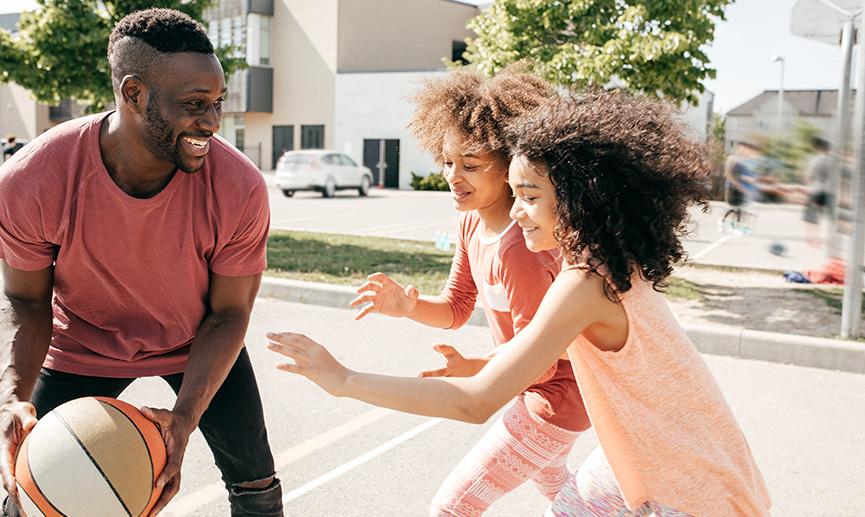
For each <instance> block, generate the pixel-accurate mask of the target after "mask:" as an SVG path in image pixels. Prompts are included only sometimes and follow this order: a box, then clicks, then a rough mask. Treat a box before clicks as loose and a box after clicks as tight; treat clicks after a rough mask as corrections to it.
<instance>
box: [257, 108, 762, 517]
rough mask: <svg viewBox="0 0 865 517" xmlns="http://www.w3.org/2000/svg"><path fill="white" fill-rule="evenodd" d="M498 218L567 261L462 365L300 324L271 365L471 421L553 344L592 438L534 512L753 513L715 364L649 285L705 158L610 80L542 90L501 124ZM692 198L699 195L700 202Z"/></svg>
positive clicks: (334, 389) (532, 371)
mask: <svg viewBox="0 0 865 517" xmlns="http://www.w3.org/2000/svg"><path fill="white" fill-rule="evenodd" d="M510 134H511V135H512V136H511V139H510V142H511V144H510V149H511V150H512V152H513V154H514V158H513V160H512V161H511V164H510V171H509V183H510V186H511V188H512V189H513V191H514V193H515V195H516V200H515V202H514V204H513V207H512V208H511V217H512V218H513V219H515V220H516V221H517V223H518V224H519V226H520V227H521V229H522V231H523V235H524V236H525V239H526V244H527V246H528V248H529V249H530V250H532V251H538V252H540V251H544V250H550V249H555V248H559V249H561V251H562V253H563V256H564V260H565V265H564V267H563V270H562V272H561V273H560V274H559V275H558V277H557V278H556V280H555V281H554V282H553V285H552V286H551V287H550V289H549V290H548V292H547V294H546V296H545V297H544V299H543V302H542V303H541V306H540V307H539V308H538V311H537V313H536V315H535V317H534V318H533V319H532V321H531V322H530V323H529V324H528V325H527V326H526V327H525V328H524V329H523V330H522V332H520V333H519V334H517V335H516V336H515V337H514V339H513V340H512V341H511V342H510V344H509V346H508V347H507V349H506V350H502V351H501V352H500V353H498V354H496V356H495V357H493V358H492V360H491V361H490V362H489V363H488V364H487V365H486V366H485V367H484V369H483V370H481V371H480V372H479V373H478V374H477V375H476V376H474V377H471V378H467V379H454V378H440V379H408V378H399V377H386V376H379V375H371V374H363V373H357V372H353V371H351V370H348V369H347V368H345V367H344V366H343V365H341V364H340V363H338V362H337V361H336V360H335V359H334V358H333V357H332V356H331V355H330V354H329V353H328V352H327V350H326V349H325V348H324V347H322V346H321V345H319V344H317V343H315V342H314V341H312V340H311V339H309V338H308V337H306V336H303V335H299V334H289V333H286V334H269V335H268V338H269V340H270V341H271V344H270V345H269V347H270V348H271V349H272V350H274V351H276V352H279V353H281V354H283V355H285V356H288V357H290V358H291V359H293V362H291V363H285V364H281V365H279V368H280V369H282V370H285V371H288V372H293V373H298V374H301V375H304V376H306V377H308V378H309V379H311V380H313V381H314V382H316V383H317V384H319V385H320V386H321V387H323V388H324V389H325V390H327V391H328V392H329V393H331V394H334V395H337V396H349V397H353V398H356V399H359V400H363V401H366V402H369V403H372V404H376V405H380V406H384V407H389V408H393V409H397V410H400V411H406V412H410V413H416V414H422V415H430V416H437V417H446V418H453V419H458V420H465V421H469V422H483V421H484V420H486V419H487V418H488V417H489V416H490V415H491V414H493V413H494V412H495V411H496V409H497V408H498V407H500V406H501V405H502V404H504V403H505V402H506V401H508V400H509V399H510V398H511V397H513V396H514V395H516V394H517V393H519V392H520V390H521V389H522V388H523V387H524V386H526V385H528V384H530V383H531V382H532V380H533V379H534V378H535V377H536V376H537V375H539V374H540V373H541V372H543V370H544V368H546V366H547V365H548V364H549V363H550V362H551V361H553V360H555V359H556V358H557V357H559V355H560V354H561V353H562V352H563V351H567V353H568V356H569V357H570V359H571V365H572V366H573V369H574V373H575V378H576V383H577V384H578V385H579V388H580V390H581V393H582V396H583V399H584V401H585V405H586V407H587V409H588V412H589V416H590V420H591V423H592V426H593V427H594V429H595V432H596V434H597V436H598V441H599V443H600V445H599V447H598V448H597V449H596V450H595V451H594V452H593V453H592V454H591V455H590V456H589V457H588V458H587V459H585V460H584V462H583V463H582V465H581V466H580V468H579V470H578V471H577V473H576V474H575V475H574V476H572V477H571V478H569V480H568V482H567V483H566V484H565V486H564V487H563V488H562V490H561V491H560V492H559V495H558V497H557V498H556V500H555V501H554V502H553V504H552V506H551V507H550V508H549V509H548V510H547V514H546V515H547V516H556V517H561V516H581V517H583V516H601V515H602V516H607V515H615V516H625V515H627V516H648V515H655V516H682V515H693V516H701V517H703V516H706V517H727V516H748V517H752V516H763V515H768V514H769V506H770V501H769V496H768V493H767V490H766V486H765V483H764V482H763V478H762V476H761V474H760V471H759V469H758V468H757V465H756V463H755V461H754V458H753V456H752V454H751V451H750V449H749V447H748V444H747V441H746V440H745V436H744V435H743V433H742V431H741V429H740V428H739V426H738V424H737V423H736V420H735V418H734V416H733V413H732V411H731V410H730V408H729V406H728V405H727V402H726V401H725V399H724V396H723V394H722V393H721V390H720V388H719V387H718V385H717V383H716V382H715V379H714V378H713V377H712V374H711V373H710V372H709V369H708V368H707V366H706V364H705V363H704V361H703V359H702V357H701V356H700V354H699V353H698V352H697V350H696V348H695V347H694V345H693V344H692V343H691V342H690V340H689V339H688V337H687V335H686V334H685V332H684V330H683V329H682V328H681V327H680V326H679V324H678V323H677V321H676V319H675V317H674V316H673V314H672V313H671V311H670V309H669V307H668V306H667V304H666V301H665V300H664V297H663V295H662V294H661V293H660V292H659V290H660V289H662V288H663V286H664V282H665V280H666V279H667V278H668V277H669V275H670V273H671V271H672V267H673V265H674V264H675V263H677V262H679V261H681V260H682V259H683V258H684V256H685V252H684V250H683V248H682V244H681V241H680V235H681V234H682V233H683V232H684V231H685V230H686V229H687V223H688V211H687V210H688V207H689V206H690V205H692V204H694V203H704V202H703V197H702V196H703V185H704V178H705V175H706V173H707V171H708V170H709V166H708V164H707V162H706V161H705V159H704V156H705V153H704V152H703V149H702V148H701V146H699V145H698V144H696V143H693V142H691V141H689V140H688V139H687V138H686V137H685V136H684V132H683V131H682V129H681V128H680V126H679V124H678V122H677V121H676V119H675V117H674V116H673V115H672V114H671V112H670V111H669V110H668V109H667V108H665V107H663V106H661V105H659V104H656V103H653V102H650V101H646V100H642V99H639V98H636V97H632V96H629V95H626V94H621V93H611V92H592V93H588V94H585V95H582V96H567V97H562V98H554V99H551V100H550V101H548V102H546V103H545V104H544V105H543V106H542V107H541V108H540V109H538V110H536V111H534V112H532V113H530V114H528V115H526V116H523V117H521V118H520V119H519V120H518V121H516V122H515V123H514V124H513V126H512V130H511V132H510ZM704 206H705V204H704Z"/></svg>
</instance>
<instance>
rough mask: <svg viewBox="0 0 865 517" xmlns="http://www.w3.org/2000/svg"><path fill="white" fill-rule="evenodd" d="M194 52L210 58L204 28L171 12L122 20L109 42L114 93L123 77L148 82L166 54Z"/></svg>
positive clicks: (155, 11) (142, 13) (153, 12)
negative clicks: (134, 76)
mask: <svg viewBox="0 0 865 517" xmlns="http://www.w3.org/2000/svg"><path fill="white" fill-rule="evenodd" d="M178 52H196V53H199V54H213V44H211V42H210V39H208V37H207V32H206V31H205V30H204V27H202V25H201V24H200V23H198V22H197V21H195V20H194V19H192V17H190V16H189V15H187V14H184V13H182V12H180V11H175V10H173V9H162V8H154V9H146V10H144V11H136V12H134V13H131V14H128V15H127V16H125V17H123V19H121V20H120V21H119V22H117V25H115V26H114V30H112V31H111V36H110V37H109V38H108V63H109V64H110V66H111V82H112V84H113V85H114V91H115V93H117V91H118V88H119V86H120V81H121V80H122V79H123V77H124V76H126V75H136V76H138V77H139V78H140V79H141V80H142V81H144V82H148V81H150V80H151V79H152V78H153V77H155V76H156V74H157V73H158V71H159V68H160V65H162V64H163V59H164V57H165V54H173V53H178Z"/></svg>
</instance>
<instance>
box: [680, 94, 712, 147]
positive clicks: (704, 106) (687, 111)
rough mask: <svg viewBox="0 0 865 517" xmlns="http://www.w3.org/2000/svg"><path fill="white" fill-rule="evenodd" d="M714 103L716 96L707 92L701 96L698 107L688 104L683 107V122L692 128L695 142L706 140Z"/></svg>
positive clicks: (691, 131)
mask: <svg viewBox="0 0 865 517" xmlns="http://www.w3.org/2000/svg"><path fill="white" fill-rule="evenodd" d="M714 103H715V94H714V93H712V92H710V91H708V90H707V91H705V92H703V93H702V94H701V95H700V101H699V102H698V103H697V105H696V106H691V105H689V104H687V103H686V104H685V105H684V106H683V107H682V120H683V121H684V122H685V124H687V126H688V127H689V128H690V133H691V136H692V137H693V138H694V139H695V140H698V141H700V142H704V141H705V140H706V137H707V136H708V134H709V123H710V121H711V115H712V107H713V105H714Z"/></svg>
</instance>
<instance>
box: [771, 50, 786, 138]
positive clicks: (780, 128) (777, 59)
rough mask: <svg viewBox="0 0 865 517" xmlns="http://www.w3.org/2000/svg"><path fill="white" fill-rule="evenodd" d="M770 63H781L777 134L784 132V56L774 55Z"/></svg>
mask: <svg viewBox="0 0 865 517" xmlns="http://www.w3.org/2000/svg"><path fill="white" fill-rule="evenodd" d="M772 61H773V62H775V63H781V84H780V85H779V86H778V122H777V124H778V133H781V132H783V131H784V56H781V55H778V54H775V55H774V56H772Z"/></svg>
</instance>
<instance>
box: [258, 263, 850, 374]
mask: <svg viewBox="0 0 865 517" xmlns="http://www.w3.org/2000/svg"><path fill="white" fill-rule="evenodd" d="M259 296H260V297H263V298H275V299H278V300H282V301H289V302H297V303H305V304H311V305H321V306H326V307H336V308H343V309H347V308H348V303H349V301H350V300H351V299H353V298H354V297H355V296H356V294H355V290H354V289H353V288H351V287H347V286H341V285H332V284H320V283H315V282H303V281H299V280H287V279H282V278H273V277H265V278H264V279H263V280H262V283H261V288H260V290H259ZM469 324H470V325H480V326H484V325H486V318H485V316H484V314H483V311H482V309H481V308H480V307H475V311H474V313H473V314H472V317H471V319H470V320H469ZM685 330H686V331H687V333H688V336H690V338H691V340H692V341H693V342H694V344H695V345H696V347H697V349H698V350H699V351H700V352H702V353H706V354H714V355H724V356H730V357H739V358H743V359H758V360H762V361H769V362H774V363H783V364H793V365H797V366H808V367H812V368H823V369H828V370H839V371H845V372H852V373H865V343H861V342H851V341H841V340H838V339H825V338H816V337H809V336H800V335H795V334H781V333H776V332H762V331H757V330H750V329H746V328H743V327H733V326H720V325H718V326H715V325H711V326H710V325H685Z"/></svg>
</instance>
